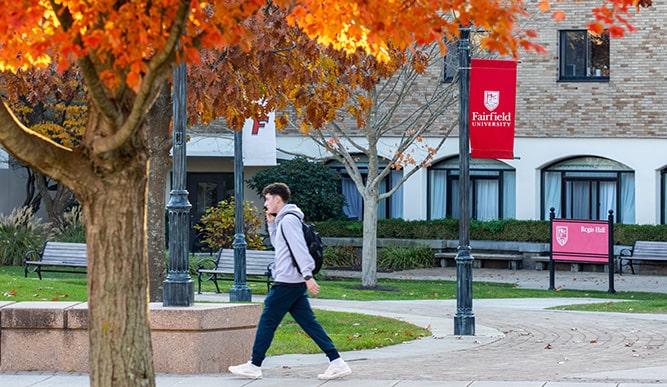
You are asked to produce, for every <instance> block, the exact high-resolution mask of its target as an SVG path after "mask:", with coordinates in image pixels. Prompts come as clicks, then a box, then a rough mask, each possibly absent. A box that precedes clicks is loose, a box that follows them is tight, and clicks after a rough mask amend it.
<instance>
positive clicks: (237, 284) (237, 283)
mask: <svg viewBox="0 0 667 387" xmlns="http://www.w3.org/2000/svg"><path fill="white" fill-rule="evenodd" d="M234 206H235V213H234V223H235V225H234V232H235V234H234V242H233V243H232V246H233V247H234V286H232V288H231V289H230V291H229V301H233V302H246V301H247V302H249V301H252V290H251V289H250V288H249V287H248V285H247V284H246V259H245V258H246V257H245V250H246V246H247V243H246V239H245V234H244V233H243V224H244V220H243V136H242V133H241V131H240V130H236V131H234Z"/></svg>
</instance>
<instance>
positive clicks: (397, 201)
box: [389, 170, 403, 218]
mask: <svg viewBox="0 0 667 387" xmlns="http://www.w3.org/2000/svg"><path fill="white" fill-rule="evenodd" d="M402 178H403V171H402V170H400V171H396V170H392V171H391V187H392V188H393V187H395V186H396V184H398V182H399V181H401V179H402ZM389 205H390V206H391V210H390V211H391V213H390V214H389V215H390V217H392V218H403V185H401V186H400V187H398V189H397V190H396V192H394V194H393V195H391V198H390V200H389Z"/></svg>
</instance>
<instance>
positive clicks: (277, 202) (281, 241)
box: [229, 183, 352, 380]
mask: <svg viewBox="0 0 667 387" xmlns="http://www.w3.org/2000/svg"><path fill="white" fill-rule="evenodd" d="M262 195H263V196H264V208H266V220H267V222H268V228H269V235H270V237H271V245H273V247H274V249H275V251H276V257H275V261H274V264H273V271H272V272H273V279H274V283H273V286H272V287H271V290H270V291H269V294H268V295H267V296H266V298H265V299H264V310H263V311H262V315H261V317H260V319H259V324H258V325H257V335H256V336H255V343H254V345H253V347H252V360H251V361H249V362H248V363H244V364H241V365H237V366H231V367H229V372H231V373H232V374H234V375H238V376H243V377H246V378H250V379H259V378H261V377H262V369H261V366H262V362H263V361H264V358H265V357H266V351H267V350H268V349H269V346H271V341H272V340H273V335H274V332H275V330H276V329H277V328H278V325H280V322H281V321H282V319H283V317H285V314H287V313H288V312H289V313H290V314H291V315H292V317H293V318H294V321H296V322H297V323H298V324H299V325H300V326H301V328H302V329H303V330H304V331H305V332H306V334H308V336H310V337H311V338H312V339H313V341H315V343H316V344H317V345H318V346H319V347H320V349H321V350H322V351H323V352H324V354H325V355H326V356H327V357H328V358H329V367H328V368H327V369H326V371H324V373H323V374H320V375H318V376H317V377H318V378H319V379H322V380H330V379H337V378H342V377H343V376H345V375H349V374H350V373H351V372H352V370H350V367H349V366H348V365H347V363H345V361H343V359H342V358H341V357H340V354H339V353H338V350H337V349H336V347H335V346H334V343H333V342H332V341H331V338H329V335H327V333H326V331H325V330H324V328H322V325H320V323H319V322H318V321H317V319H316V318H315V314H314V313H313V310H312V309H311V308H310V302H309V301H308V292H307V291H306V289H307V290H308V291H310V292H311V293H312V294H313V295H317V293H319V291H320V286H319V285H318V284H317V281H315V279H314V278H313V275H312V271H313V269H314V268H315V262H314V260H313V259H312V257H311V256H310V253H309V252H308V248H307V246H306V241H305V238H304V236H303V229H302V228H301V221H302V220H303V212H302V211H301V210H300V209H299V207H297V206H296V205H294V204H288V203H289V199H290V189H289V187H288V186H287V185H286V184H284V183H273V184H269V185H268V186H266V187H265V188H264V189H263V190H262ZM285 238H287V240H288V241H289V247H288V244H287V242H288V241H286V240H285ZM290 248H291V252H290ZM292 253H293V254H294V259H295V260H296V263H297V264H298V266H299V268H298V269H297V267H296V266H295V265H294V263H293V261H292ZM299 269H300V271H301V272H300V273H299Z"/></svg>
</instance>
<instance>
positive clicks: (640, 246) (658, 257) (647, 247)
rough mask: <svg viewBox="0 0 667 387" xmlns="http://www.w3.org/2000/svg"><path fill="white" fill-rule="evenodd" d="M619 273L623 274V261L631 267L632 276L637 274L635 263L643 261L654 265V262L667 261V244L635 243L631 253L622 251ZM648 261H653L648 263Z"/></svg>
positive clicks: (653, 242)
mask: <svg viewBox="0 0 667 387" xmlns="http://www.w3.org/2000/svg"><path fill="white" fill-rule="evenodd" d="M618 261H619V272H620V273H621V274H623V261H626V266H630V270H632V274H635V268H634V266H633V261H642V262H643V263H644V264H654V263H653V262H656V263H655V264H657V263H658V262H661V261H662V262H665V261H667V242H659V241H635V243H633V245H632V250H631V251H629V252H628V251H627V249H626V250H624V251H621V255H619V256H618ZM646 261H651V263H647V262H646Z"/></svg>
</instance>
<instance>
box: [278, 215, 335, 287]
mask: <svg viewBox="0 0 667 387" xmlns="http://www.w3.org/2000/svg"><path fill="white" fill-rule="evenodd" d="M286 215H294V216H297V215H296V214H293V213H291V212H288V213H287V214H286ZM297 217H298V216H297ZM299 220H301V219H299ZM301 228H302V229H303V237H304V239H305V240H306V246H308V251H309V252H310V256H311V257H312V258H313V261H315V268H314V269H313V275H315V274H317V273H319V272H320V269H322V263H323V262H324V243H322V237H320V234H319V233H318V232H317V231H315V225H313V224H305V223H304V222H301ZM280 231H281V232H282V233H283V238H284V239H285V243H287V248H288V249H289V253H290V255H291V256H292V262H293V263H294V266H296V270H297V271H298V272H299V274H301V269H300V268H299V265H298V264H297V263H296V259H294V253H293V252H292V248H291V247H290V245H289V242H288V241H287V238H286V237H285V231H283V229H282V228H280Z"/></svg>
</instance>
